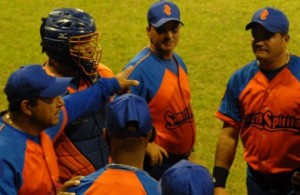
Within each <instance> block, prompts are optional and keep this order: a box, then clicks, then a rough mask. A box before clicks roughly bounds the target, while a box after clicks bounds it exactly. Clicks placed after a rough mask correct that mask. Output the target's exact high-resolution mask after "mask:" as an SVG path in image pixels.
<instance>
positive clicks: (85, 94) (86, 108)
mask: <svg viewBox="0 0 300 195" xmlns="http://www.w3.org/2000/svg"><path fill="white" fill-rule="evenodd" d="M119 89H120V85H119V83H118V81H117V79H116V78H101V79H99V80H98V81H96V83H94V85H93V86H92V87H89V88H87V89H86V90H83V91H80V92H77V93H74V94H70V95H66V96H64V97H63V98H64V101H65V108H66V111H67V115H68V123H71V122H72V121H74V120H75V119H77V118H78V117H79V116H81V115H84V114H87V113H90V112H97V111H99V108H101V106H104V103H105V102H106V100H108V99H109V98H110V96H112V95H113V94H114V93H115V92H116V91H118V90H119Z"/></svg>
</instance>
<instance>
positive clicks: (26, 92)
mask: <svg viewBox="0 0 300 195" xmlns="http://www.w3.org/2000/svg"><path fill="white" fill-rule="evenodd" d="M71 79H72V78H69V77H54V76H50V75H49V74H47V73H46V71H45V69H44V68H43V66H42V65H40V64H33V65H26V66H22V67H20V69H18V70H17V71H15V72H13V73H12V74H11V75H10V76H9V78H8V80H7V83H6V86H5V88H4V92H5V94H6V96H7V100H8V101H9V102H19V101H22V100H24V99H30V98H32V97H43V98H51V97H56V96H59V95H63V94H64V93H65V92H66V90H67V87H68V85H69V83H70V81H71Z"/></svg>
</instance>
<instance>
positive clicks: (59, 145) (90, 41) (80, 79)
mask: <svg viewBox="0 0 300 195" xmlns="http://www.w3.org/2000/svg"><path fill="white" fill-rule="evenodd" d="M42 20H43V22H42V25H41V27H40V34H41V39H42V43H41V45H42V51H43V52H45V53H46V54H47V56H48V57H49V59H48V60H47V62H46V63H45V64H44V66H45V67H46V68H47V71H48V73H49V74H51V75H54V76H59V77H72V78H73V80H72V82H71V84H70V86H69V87H68V94H71V93H76V92H78V91H81V90H84V89H86V88H88V87H90V86H91V85H92V83H94V82H95V81H96V80H97V79H98V78H99V77H100V76H101V77H102V78H104V77H105V78H107V77H112V76H113V73H112V71H111V70H110V69H108V68H107V67H106V66H105V65H103V64H99V62H100V58H101V47H100V45H99V43H98V39H99V36H100V35H99V32H98V31H97V29H96V25H95V22H94V20H93V18H92V17H91V16H90V15H89V14H88V13H86V12H84V11H83V10H80V9H75V8H59V9H54V10H52V11H51V12H50V13H49V15H48V17H47V18H43V19H42ZM106 104H108V102H107V103H106ZM106 104H104V105H103V106H102V107H101V108H100V109H99V111H97V112H96V113H87V114H85V115H84V116H81V117H80V118H78V119H76V120H75V121H74V122H73V123H70V124H69V125H67V126H66V129H65V131H64V133H62V134H61V136H60V137H59V138H58V139H57V141H56V143H55V150H56V154H57V156H58V163H59V168H60V173H61V175H60V178H61V180H62V181H66V180H69V179H70V178H71V177H72V176H75V175H88V174H89V173H92V172H94V171H95V170H97V169H100V168H101V167H103V166H105V165H106V164H107V163H108V158H109V152H108V148H107V145H106V143H105V141H104V139H103V138H102V130H103V129H104V128H106V119H105V117H106V116H105V115H106V110H107V105H106Z"/></svg>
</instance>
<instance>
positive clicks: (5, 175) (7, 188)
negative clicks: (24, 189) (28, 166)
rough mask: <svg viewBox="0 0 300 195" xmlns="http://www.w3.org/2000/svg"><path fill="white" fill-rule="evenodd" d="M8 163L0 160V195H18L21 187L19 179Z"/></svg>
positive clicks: (18, 175) (18, 174)
mask: <svg viewBox="0 0 300 195" xmlns="http://www.w3.org/2000/svg"><path fill="white" fill-rule="evenodd" d="M13 167H14V166H12V165H11V164H10V163H9V162H7V161H6V160H4V159H1V158H0V194H9V195H14V194H18V189H19V188H20V186H21V182H20V177H21V175H20V174H21V173H18V172H17V171H16V170H14V169H13Z"/></svg>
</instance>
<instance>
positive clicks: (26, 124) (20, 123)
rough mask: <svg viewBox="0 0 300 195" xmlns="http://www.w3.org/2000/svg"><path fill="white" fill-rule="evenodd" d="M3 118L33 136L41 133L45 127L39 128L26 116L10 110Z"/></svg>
mask: <svg viewBox="0 0 300 195" xmlns="http://www.w3.org/2000/svg"><path fill="white" fill-rule="evenodd" d="M2 120H3V121H4V122H5V123H7V124H9V125H10V126H12V127H13V128H15V129H17V130H19V131H21V132H25V133H27V134H29V135H32V136H37V135H39V134H40V132H41V130H43V128H39V127H37V126H36V125H34V124H32V123H31V122H30V121H29V119H28V118H27V117H26V116H24V117H22V116H18V115H17V114H12V113H10V112H7V113H6V114H4V115H3V116H2Z"/></svg>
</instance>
